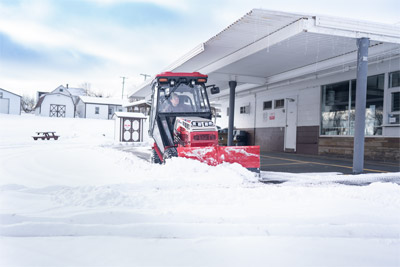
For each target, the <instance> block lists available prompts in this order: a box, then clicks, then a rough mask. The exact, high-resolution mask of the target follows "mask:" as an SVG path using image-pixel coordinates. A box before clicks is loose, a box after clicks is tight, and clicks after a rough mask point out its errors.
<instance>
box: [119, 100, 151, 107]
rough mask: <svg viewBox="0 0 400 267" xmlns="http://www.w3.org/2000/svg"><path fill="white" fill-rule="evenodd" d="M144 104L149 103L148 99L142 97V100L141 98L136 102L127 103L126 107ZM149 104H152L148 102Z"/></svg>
mask: <svg viewBox="0 0 400 267" xmlns="http://www.w3.org/2000/svg"><path fill="white" fill-rule="evenodd" d="M142 104H147V100H146V99H142V100H139V101H135V102H132V103H128V104H125V105H124V108H126V107H134V106H139V105H142ZM148 105H150V104H148Z"/></svg>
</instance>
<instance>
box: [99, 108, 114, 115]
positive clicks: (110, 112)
mask: <svg viewBox="0 0 400 267" xmlns="http://www.w3.org/2000/svg"><path fill="white" fill-rule="evenodd" d="M113 111H114V110H113V108H109V109H108V115H112V114H113ZM97 114H98V113H97Z"/></svg>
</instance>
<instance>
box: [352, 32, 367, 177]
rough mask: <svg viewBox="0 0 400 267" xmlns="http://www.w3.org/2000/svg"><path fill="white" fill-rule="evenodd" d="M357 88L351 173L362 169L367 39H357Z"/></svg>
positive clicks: (356, 172)
mask: <svg viewBox="0 0 400 267" xmlns="http://www.w3.org/2000/svg"><path fill="white" fill-rule="evenodd" d="M357 46H358V55H357V86H356V110H355V111H356V114H355V125H354V154H353V173H354V174H358V173H362V172H363V169H364V137H365V108H366V102H367V76H368V47H369V38H360V39H357Z"/></svg>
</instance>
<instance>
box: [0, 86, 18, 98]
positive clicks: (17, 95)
mask: <svg viewBox="0 0 400 267" xmlns="http://www.w3.org/2000/svg"><path fill="white" fill-rule="evenodd" d="M0 90H2V91H4V92H7V93H10V94H13V95H16V96H18V97H21V96H20V95H17V94H16V93H13V92H10V91H7V90H6V89H3V88H0Z"/></svg>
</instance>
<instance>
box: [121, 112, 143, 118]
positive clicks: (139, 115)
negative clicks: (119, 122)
mask: <svg viewBox="0 0 400 267" xmlns="http://www.w3.org/2000/svg"><path fill="white" fill-rule="evenodd" d="M114 116H117V117H127V118H138V119H145V118H146V115H144V114H143V113H139V112H115V113H114Z"/></svg>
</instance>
